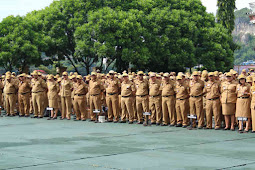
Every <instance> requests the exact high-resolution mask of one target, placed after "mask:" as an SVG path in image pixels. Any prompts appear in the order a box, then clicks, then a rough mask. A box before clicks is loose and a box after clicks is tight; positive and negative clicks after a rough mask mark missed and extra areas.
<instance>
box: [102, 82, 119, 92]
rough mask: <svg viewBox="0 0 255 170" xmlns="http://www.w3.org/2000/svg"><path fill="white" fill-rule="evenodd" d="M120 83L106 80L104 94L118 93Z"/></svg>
mask: <svg viewBox="0 0 255 170" xmlns="http://www.w3.org/2000/svg"><path fill="white" fill-rule="evenodd" d="M119 88H120V82H119V81H118V80H117V79H115V78H114V79H107V80H106V81H105V89H106V94H113V93H119Z"/></svg>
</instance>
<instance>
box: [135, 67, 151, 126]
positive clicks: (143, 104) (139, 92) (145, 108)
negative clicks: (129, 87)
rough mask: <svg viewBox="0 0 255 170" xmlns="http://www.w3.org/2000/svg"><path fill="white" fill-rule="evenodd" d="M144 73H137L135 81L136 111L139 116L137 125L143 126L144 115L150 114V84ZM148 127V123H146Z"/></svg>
mask: <svg viewBox="0 0 255 170" xmlns="http://www.w3.org/2000/svg"><path fill="white" fill-rule="evenodd" d="M143 76H144V73H143V71H139V72H138V73H137V79H136V80H135V88H136V110H137V115H138V117H137V118H138V122H137V124H143V113H144V112H149V97H148V94H149V83H148V80H146V79H144V77H143ZM144 125H145V126H146V125H147V124H146V122H145V123H144Z"/></svg>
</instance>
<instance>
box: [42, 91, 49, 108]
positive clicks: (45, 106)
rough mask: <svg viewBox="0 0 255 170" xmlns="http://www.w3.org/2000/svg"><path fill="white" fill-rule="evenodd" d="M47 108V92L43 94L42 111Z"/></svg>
mask: <svg viewBox="0 0 255 170" xmlns="http://www.w3.org/2000/svg"><path fill="white" fill-rule="evenodd" d="M48 106H49V100H48V95H47V92H44V107H43V110H44V109H46V108H47V107H48Z"/></svg>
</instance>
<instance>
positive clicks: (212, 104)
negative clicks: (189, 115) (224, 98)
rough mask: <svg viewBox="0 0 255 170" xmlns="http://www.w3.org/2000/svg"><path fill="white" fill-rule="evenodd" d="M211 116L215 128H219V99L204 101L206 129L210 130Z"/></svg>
mask: <svg viewBox="0 0 255 170" xmlns="http://www.w3.org/2000/svg"><path fill="white" fill-rule="evenodd" d="M212 114H213V116H214V122H215V128H220V123H221V122H220V99H216V100H206V127H207V128H210V129H211V128H212Z"/></svg>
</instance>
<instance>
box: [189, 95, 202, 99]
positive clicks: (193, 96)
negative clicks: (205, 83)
mask: <svg viewBox="0 0 255 170" xmlns="http://www.w3.org/2000/svg"><path fill="white" fill-rule="evenodd" d="M201 96H202V94H201V95H199V96H191V97H194V98H198V97H201Z"/></svg>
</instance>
